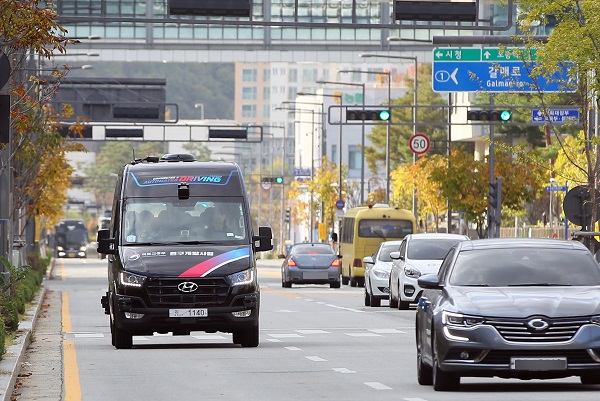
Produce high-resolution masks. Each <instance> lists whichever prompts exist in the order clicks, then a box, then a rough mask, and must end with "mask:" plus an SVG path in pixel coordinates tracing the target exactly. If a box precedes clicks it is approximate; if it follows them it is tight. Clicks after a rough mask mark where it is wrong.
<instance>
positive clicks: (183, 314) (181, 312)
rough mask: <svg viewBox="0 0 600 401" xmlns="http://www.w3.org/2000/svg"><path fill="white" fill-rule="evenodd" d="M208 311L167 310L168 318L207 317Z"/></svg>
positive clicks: (201, 309)
mask: <svg viewBox="0 0 600 401" xmlns="http://www.w3.org/2000/svg"><path fill="white" fill-rule="evenodd" d="M207 316H208V309H206V308H200V309H169V317H207Z"/></svg>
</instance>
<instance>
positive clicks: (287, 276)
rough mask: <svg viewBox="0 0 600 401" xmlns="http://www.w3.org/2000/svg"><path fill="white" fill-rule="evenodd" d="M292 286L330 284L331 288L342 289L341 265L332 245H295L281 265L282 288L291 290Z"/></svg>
mask: <svg viewBox="0 0 600 401" xmlns="http://www.w3.org/2000/svg"><path fill="white" fill-rule="evenodd" d="M292 284H329V286H330V287H331V288H340V286H341V263H340V260H339V259H338V257H337V255H336V254H335V252H334V251H333V248H332V247H331V245H329V244H323V243H300V244H295V245H293V246H292V248H291V249H290V251H289V252H288V254H287V256H286V258H285V260H284V261H283V263H282V264H281V286H282V287H284V288H290V287H291V286H292Z"/></svg>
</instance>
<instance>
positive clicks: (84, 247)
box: [79, 245, 87, 252]
mask: <svg viewBox="0 0 600 401" xmlns="http://www.w3.org/2000/svg"><path fill="white" fill-rule="evenodd" d="M86 249H87V248H86V246H85V245H82V246H81V247H80V248H79V250H80V251H81V252H85V250H86Z"/></svg>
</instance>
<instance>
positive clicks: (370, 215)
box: [339, 204, 417, 287]
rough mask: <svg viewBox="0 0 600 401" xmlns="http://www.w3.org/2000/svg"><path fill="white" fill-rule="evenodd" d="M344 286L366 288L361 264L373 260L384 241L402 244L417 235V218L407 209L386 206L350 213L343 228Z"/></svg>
mask: <svg viewBox="0 0 600 401" xmlns="http://www.w3.org/2000/svg"><path fill="white" fill-rule="evenodd" d="M340 231H341V233H340V234H341V235H340V240H339V241H340V242H339V244H340V249H339V254H340V255H341V259H342V284H348V283H349V284H350V285H351V286H352V287H356V286H357V285H359V286H363V285H364V280H365V268H364V266H363V263H362V260H363V258H364V257H365V256H371V255H372V254H373V253H374V252H375V250H376V249H377V247H378V246H379V244H381V243H382V242H383V241H393V240H401V239H403V238H404V236H406V235H407V234H412V233H414V232H416V231H417V221H416V218H415V215H414V214H413V213H412V212H411V211H410V210H406V209H399V208H395V207H390V206H389V205H386V204H375V205H369V206H359V207H355V208H352V209H349V210H348V211H346V213H345V214H344V217H342V222H341V226H340Z"/></svg>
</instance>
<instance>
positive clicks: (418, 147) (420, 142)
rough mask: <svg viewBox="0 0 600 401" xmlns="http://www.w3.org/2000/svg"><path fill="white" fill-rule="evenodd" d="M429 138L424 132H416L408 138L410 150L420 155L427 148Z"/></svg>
mask: <svg viewBox="0 0 600 401" xmlns="http://www.w3.org/2000/svg"><path fill="white" fill-rule="evenodd" d="M429 145H430V143H429V138H428V137H427V135H424V134H416V135H413V136H412V137H411V138H410V150H412V151H413V153H416V154H418V155H422V154H423V153H426V152H427V151H428V150H429Z"/></svg>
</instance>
